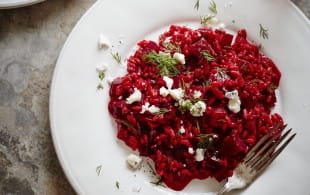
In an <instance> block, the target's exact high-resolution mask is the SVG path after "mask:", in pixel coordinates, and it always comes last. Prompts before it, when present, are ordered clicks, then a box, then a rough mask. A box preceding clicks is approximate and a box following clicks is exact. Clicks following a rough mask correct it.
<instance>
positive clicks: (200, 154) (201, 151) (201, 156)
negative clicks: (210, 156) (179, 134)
mask: <svg viewBox="0 0 310 195" xmlns="http://www.w3.org/2000/svg"><path fill="white" fill-rule="evenodd" d="M205 152H206V149H203V148H197V149H196V155H195V159H196V161H198V162H200V161H203V159H204V157H205Z"/></svg>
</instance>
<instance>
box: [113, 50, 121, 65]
mask: <svg viewBox="0 0 310 195" xmlns="http://www.w3.org/2000/svg"><path fill="white" fill-rule="evenodd" d="M111 55H112V57H113V58H114V60H115V61H116V62H117V63H118V64H121V63H122V57H121V55H120V54H119V53H118V52H116V53H113V52H111Z"/></svg>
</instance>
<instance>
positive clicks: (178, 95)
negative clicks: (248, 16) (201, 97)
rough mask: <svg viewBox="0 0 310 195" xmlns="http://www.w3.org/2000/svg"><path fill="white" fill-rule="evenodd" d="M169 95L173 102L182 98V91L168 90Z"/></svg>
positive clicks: (180, 89)
mask: <svg viewBox="0 0 310 195" xmlns="http://www.w3.org/2000/svg"><path fill="white" fill-rule="evenodd" d="M169 93H170V95H171V97H172V98H173V99H175V100H180V99H182V98H183V97H184V90H183V89H182V88H178V89H170V90H169Z"/></svg>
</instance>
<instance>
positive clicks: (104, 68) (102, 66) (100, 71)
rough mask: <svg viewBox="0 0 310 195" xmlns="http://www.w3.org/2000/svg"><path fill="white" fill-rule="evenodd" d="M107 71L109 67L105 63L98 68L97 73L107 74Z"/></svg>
mask: <svg viewBox="0 0 310 195" xmlns="http://www.w3.org/2000/svg"><path fill="white" fill-rule="evenodd" d="M107 69H108V66H107V65H106V64H104V63H103V64H100V65H98V66H96V71H97V72H98V73H102V72H105V71H107Z"/></svg>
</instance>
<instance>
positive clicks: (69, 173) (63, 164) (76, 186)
mask: <svg viewBox="0 0 310 195" xmlns="http://www.w3.org/2000/svg"><path fill="white" fill-rule="evenodd" d="M39 1H44V0H39ZM101 1H105V0H98V1H96V2H95V3H94V4H93V5H91V7H90V8H89V9H88V10H87V11H86V12H85V13H84V14H83V15H82V16H81V18H80V19H79V20H78V21H77V23H76V24H75V26H74V27H73V29H72V30H71V32H70V34H69V35H68V37H67V39H66V41H65V42H64V44H63V47H62V49H61V50H60V53H59V56H58V58H57V61H56V63H55V68H54V71H53V76H52V81H51V87H50V96H49V120H50V129H51V137H52V143H53V146H54V149H55V152H56V155H57V159H58V160H59V162H60V165H61V168H62V170H63V172H64V174H65V176H66V178H67V179H68V181H69V183H70V185H71V186H72V188H73V189H74V191H75V192H76V193H77V194H85V193H84V190H83V189H82V187H81V185H80V184H79V182H77V180H76V178H74V177H73V174H72V170H71V169H70V166H69V165H68V162H67V160H66V159H65V156H64V154H63V152H62V149H61V147H60V142H59V141H58V140H57V137H58V135H57V130H56V128H55V124H54V116H53V115H54V113H53V110H54V109H53V107H54V100H53V99H54V93H55V83H56V79H57V75H58V72H59V66H60V65H59V63H60V61H61V59H62V57H63V55H64V51H65V50H66V48H67V47H68V44H69V42H70V40H71V38H72V34H74V33H75V32H76V31H77V30H78V28H79V26H80V25H81V23H82V22H83V21H84V20H85V19H86V18H87V17H88V15H89V14H90V13H91V12H92V10H94V9H95V8H96V7H97V5H98V4H99V2H101ZM287 1H288V3H289V4H290V5H291V7H292V9H293V11H294V12H296V13H297V15H298V17H299V18H300V19H302V20H303V23H304V25H305V26H306V27H307V28H308V30H310V19H308V17H307V16H306V15H305V13H304V12H303V11H302V10H301V9H300V8H299V7H297V5H296V4H294V3H293V2H292V1H291V0H287ZM0 9H1V5H0Z"/></svg>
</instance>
